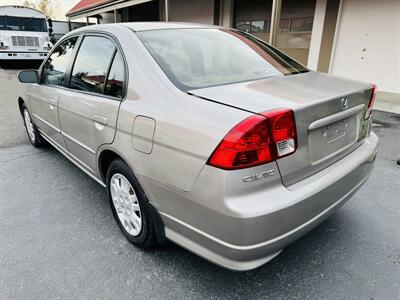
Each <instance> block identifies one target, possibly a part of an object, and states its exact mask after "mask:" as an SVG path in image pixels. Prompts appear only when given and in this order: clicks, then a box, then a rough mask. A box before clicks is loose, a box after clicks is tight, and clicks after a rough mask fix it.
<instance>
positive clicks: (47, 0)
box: [23, 0, 55, 18]
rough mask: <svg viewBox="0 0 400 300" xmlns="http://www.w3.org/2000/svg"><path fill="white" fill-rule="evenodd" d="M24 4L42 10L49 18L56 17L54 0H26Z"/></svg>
mask: <svg viewBox="0 0 400 300" xmlns="http://www.w3.org/2000/svg"><path fill="white" fill-rule="evenodd" d="M23 5H24V6H27V7H32V8H35V9H37V10H40V11H41V12H42V13H44V14H45V15H46V16H47V17H48V18H54V16H55V14H54V7H53V3H52V0H40V1H39V3H37V4H36V2H34V1H29V0H25V1H24V3H23Z"/></svg>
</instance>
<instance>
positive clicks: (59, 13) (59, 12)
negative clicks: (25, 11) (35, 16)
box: [0, 0, 79, 21]
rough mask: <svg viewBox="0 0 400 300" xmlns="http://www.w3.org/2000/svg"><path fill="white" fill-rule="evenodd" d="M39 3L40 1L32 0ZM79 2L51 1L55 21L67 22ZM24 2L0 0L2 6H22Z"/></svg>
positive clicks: (75, 0) (67, 0)
mask: <svg viewBox="0 0 400 300" xmlns="http://www.w3.org/2000/svg"><path fill="white" fill-rule="evenodd" d="M30 1H32V2H36V3H38V2H39V0H30ZM78 2H79V0H51V3H52V5H53V8H54V13H55V18H54V20H61V21H64V20H66V18H65V14H66V13H67V11H69V10H70V9H71V8H72V7H73V6H74V5H75V4H76V3H78ZM23 3H24V0H0V6H1V5H22V4H23Z"/></svg>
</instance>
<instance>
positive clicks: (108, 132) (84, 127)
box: [58, 35, 125, 172]
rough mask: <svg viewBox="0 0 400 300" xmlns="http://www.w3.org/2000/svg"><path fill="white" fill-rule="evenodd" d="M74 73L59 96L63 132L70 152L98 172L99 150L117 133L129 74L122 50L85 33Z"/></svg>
mask: <svg viewBox="0 0 400 300" xmlns="http://www.w3.org/2000/svg"><path fill="white" fill-rule="evenodd" d="M70 74H71V75H70V80H69V85H68V87H69V88H68V89H64V90H62V91H61V92H60V98H59V105H58V112H59V119H60V126H61V131H62V135H63V137H64V141H65V144H66V146H67V149H68V152H69V153H70V155H71V156H73V158H75V159H76V160H78V161H79V162H80V163H81V164H82V165H83V166H84V167H86V168H87V169H88V170H89V171H91V172H94V170H95V168H96V153H97V150H98V149H99V147H100V146H101V145H102V144H107V143H112V141H113V139H114V135H115V130H116V123H117V117H118V111H119V106H120V103H121V100H122V97H123V86H124V77H125V67H124V61H123V58H122V55H121V52H120V50H118V48H117V47H116V44H115V43H114V41H113V40H112V39H111V38H109V37H107V36H103V35H85V36H84V37H83V40H82V42H81V44H80V46H79V50H78V53H77V55H76V58H75V62H74V64H73V66H72V67H71V72H70Z"/></svg>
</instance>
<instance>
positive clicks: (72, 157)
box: [38, 128, 106, 187]
mask: <svg viewBox="0 0 400 300" xmlns="http://www.w3.org/2000/svg"><path fill="white" fill-rule="evenodd" d="M38 130H39V133H40V135H41V136H42V137H43V138H44V139H45V140H46V141H47V142H49V144H51V145H52V146H53V147H54V148H56V149H57V150H58V151H59V152H60V153H61V154H62V155H64V156H65V157H66V158H67V159H68V160H69V161H70V162H72V163H73V164H74V165H75V166H77V167H78V168H79V169H81V170H82V171H83V172H85V173H86V175H88V176H89V177H90V178H92V179H93V180H94V181H96V182H97V183H98V184H100V185H101V186H102V187H106V185H105V184H104V182H102V181H101V180H100V179H98V178H96V177H95V176H94V175H93V174H92V173H90V172H89V171H88V170H86V169H85V168H83V167H82V166H86V165H85V164H84V163H82V162H81V161H80V160H79V159H77V158H76V157H75V156H73V155H72V154H71V153H67V152H66V151H64V150H63V149H62V148H61V147H60V146H58V144H57V143H56V142H54V141H53V140H52V139H51V138H50V137H49V136H48V135H47V134H45V133H44V132H43V131H42V130H40V129H39V128H38ZM75 160H76V161H75ZM79 164H82V166H81V165H79ZM87 168H89V167H87ZM89 169H90V168H89Z"/></svg>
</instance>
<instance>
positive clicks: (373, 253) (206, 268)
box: [0, 70, 400, 299]
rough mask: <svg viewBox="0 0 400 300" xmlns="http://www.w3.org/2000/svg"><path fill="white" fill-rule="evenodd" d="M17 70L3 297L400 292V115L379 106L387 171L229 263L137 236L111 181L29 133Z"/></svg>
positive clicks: (7, 171) (4, 202)
mask: <svg viewBox="0 0 400 300" xmlns="http://www.w3.org/2000/svg"><path fill="white" fill-rule="evenodd" d="M15 75H16V71H12V70H6V71H4V70H0V80H1V86H0V133H1V135H0V298H1V299H93V298H104V299H113V298H120V299H128V298H135V299H144V298H152V299H187V298H189V299H205V298H211V299H232V298H244V299H257V298H270V299H400V217H399V216H400V166H397V165H396V160H397V159H399V158H400V115H396V114H391V113H385V112H380V111H375V112H374V120H375V121H374V130H375V131H376V132H377V134H378V135H379V136H380V146H379V147H380V148H379V153H378V158H377V160H376V165H375V170H374V172H373V174H372V176H371V178H370V179H369V180H368V182H367V183H366V184H365V185H364V186H363V187H362V188H361V189H360V191H359V192H358V193H357V194H356V195H355V196H354V197H353V199H352V200H350V201H349V202H348V203H347V204H346V205H344V207H342V208H341V209H340V210H339V211H338V212H337V213H336V214H334V215H333V216H332V217H331V218H329V219H328V220H327V221H326V222H324V223H323V224H321V225H320V226H319V227H317V228H316V229H315V230H313V231H312V232H311V233H309V234H308V235H306V236H305V237H303V238H302V239H300V240H298V241H297V242H295V243H294V244H292V245H291V246H289V247H288V248H287V249H285V250H284V251H283V252H282V254H281V255H279V256H278V257H277V258H275V259H274V260H272V261H271V262H270V263H268V264H266V265H264V266H262V267H260V268H258V269H256V270H253V271H249V272H244V273H238V272H232V271H228V270H224V269H222V268H220V267H217V266H215V265H213V264H210V263H208V262H207V261H205V260H203V259H201V258H199V257H197V256H195V255H193V254H191V253H190V252H188V251H186V250H184V249H182V248H180V247H178V246H176V245H174V244H172V243H171V244H168V245H166V246H162V247H158V248H156V249H153V250H150V251H143V250H140V249H138V248H136V247H135V246H133V245H131V244H130V243H128V242H127V240H126V239H125V238H124V237H123V235H122V234H121V233H120V230H119V229H118V226H117V224H116V222H115V221H114V219H113V216H112V213H111V210H110V208H109V204H108V200H107V197H106V193H105V190H104V189H103V188H102V187H100V186H99V185H98V184H97V183H95V182H94V181H93V180H92V179H90V178H89V177H88V176H86V175H85V174H84V173H83V172H82V171H80V170H79V169H78V168H77V167H75V166H74V165H73V164H72V163H70V162H69V161H68V160H67V159H66V158H64V157H63V156H62V155H61V154H59V153H58V152H57V151H56V150H54V149H52V148H48V149H41V150H38V149H35V148H33V147H32V146H31V145H29V144H28V139H27V138H26V133H25V131H24V127H23V125H22V120H21V118H20V116H19V113H18V109H17V104H16V102H15V99H16V96H15V95H16V92H17V90H18V83H17V82H16V77H15Z"/></svg>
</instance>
